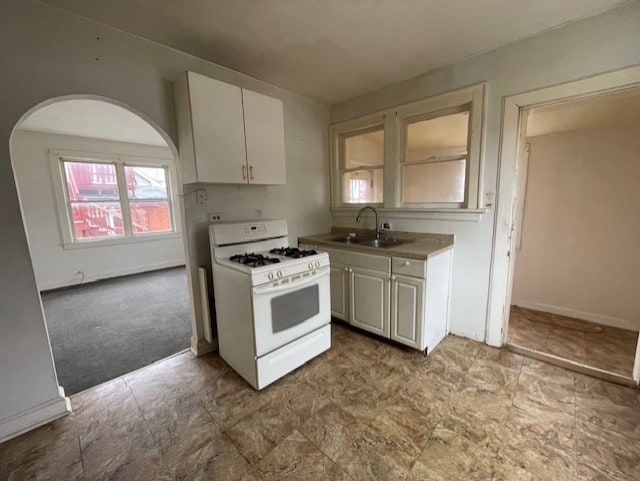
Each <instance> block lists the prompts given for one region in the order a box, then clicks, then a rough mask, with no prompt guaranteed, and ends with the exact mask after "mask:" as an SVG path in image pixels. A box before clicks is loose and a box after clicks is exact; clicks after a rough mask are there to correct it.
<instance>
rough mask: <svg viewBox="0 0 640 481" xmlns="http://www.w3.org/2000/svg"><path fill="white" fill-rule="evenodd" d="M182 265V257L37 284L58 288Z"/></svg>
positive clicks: (40, 288)
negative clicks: (80, 277)
mask: <svg viewBox="0 0 640 481" xmlns="http://www.w3.org/2000/svg"><path fill="white" fill-rule="evenodd" d="M183 265H184V259H174V260H170V261H162V262H155V263H153V264H146V265H143V266H135V267H125V268H122V269H113V270H111V271H103V272H98V273H94V274H87V275H85V277H84V278H82V279H79V278H78V276H77V275H76V276H73V277H66V278H63V279H56V280H55V281H51V282H46V283H44V284H42V285H38V289H39V290H40V291H50V290H53V289H60V288H62V287H70V286H78V285H81V284H88V283H89V282H95V281H101V280H104V279H112V278H114V277H122V276H130V275H133V274H142V273H144V272H150V271H157V270H160V269H169V268H171V267H178V266H183Z"/></svg>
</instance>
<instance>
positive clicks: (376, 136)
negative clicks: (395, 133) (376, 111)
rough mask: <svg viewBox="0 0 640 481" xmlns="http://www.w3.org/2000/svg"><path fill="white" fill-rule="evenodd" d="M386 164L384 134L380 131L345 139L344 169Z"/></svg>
mask: <svg viewBox="0 0 640 481" xmlns="http://www.w3.org/2000/svg"><path fill="white" fill-rule="evenodd" d="M383 162H384V132H383V130H382V127H380V130H375V131H373V132H367V133H365V134H358V135H353V136H350V137H345V139H344V162H343V168H344V169H354V168H356V167H368V166H381V165H382V164H383Z"/></svg>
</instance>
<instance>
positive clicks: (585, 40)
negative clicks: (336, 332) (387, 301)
mask: <svg viewBox="0 0 640 481" xmlns="http://www.w3.org/2000/svg"><path fill="white" fill-rule="evenodd" d="M638 25H640V3H639V2H632V3H629V4H626V5H624V6H623V7H621V8H619V9H617V10H614V11H611V12H608V13H605V14H603V15H601V16H598V17H594V18H590V19H585V20H582V21H580V22H576V23H573V24H570V25H567V26H565V27H563V28H559V29H556V30H551V31H548V32H545V33H543V34H540V35H538V36H536V37H532V38H529V39H526V40H523V41H520V42H517V43H514V44H511V45H508V46H506V47H503V48H500V49H497V50H494V51H492V52H488V53H485V54H483V55H479V56H477V57H473V58H471V59H468V60H466V61H464V62H461V63H458V64H455V65H451V66H448V67H444V68H442V69H438V70H435V71H433V72H430V73H428V74H425V75H422V76H420V77H417V78H415V79H411V80H407V81H405V82H400V83H398V84H394V85H392V86H389V87H385V88H383V89H381V90H378V91H375V92H372V93H369V94H366V95H363V96H361V97H356V98H354V99H351V100H347V101H345V102H342V103H340V104H337V105H334V106H332V107H331V122H341V121H345V120H349V119H353V118H357V117H359V116H362V115H365V114H368V113H372V112H376V111H379V110H383V109H387V108H390V107H393V106H397V105H403V104H406V103H409V102H412V101H416V100H419V99H423V98H427V97H431V96H434V95H437V94H440V93H443V92H447V91H450V90H454V89H458V88H462V87H465V86H469V85H473V84H476V83H479V82H485V81H486V82H488V84H487V86H488V89H487V103H486V115H485V129H486V132H485V134H486V135H485V139H484V145H483V149H482V151H483V154H482V155H483V161H484V165H483V178H482V179H483V184H484V192H485V193H490V194H493V193H495V192H496V189H497V173H498V154H499V150H498V149H499V143H500V129H501V122H502V100H503V97H505V96H508V95H513V94H517V93H521V92H526V91H530V90H535V89H539V88H542V87H546V86H550V85H556V84H559V83H563V82H568V81H571V80H575V79H579V78H583V77H587V76H592V75H595V74H598V73H602V72H608V71H613V70H618V69H621V68H624V67H628V66H632V65H636V64H638V63H640V49H638V48H637V47H638V45H640V29H638ZM494 209H495V206H491V207H490V208H489V209H488V211H487V212H486V213H485V214H483V215H482V216H481V219H480V220H479V221H477V222H474V221H456V220H445V219H443V216H442V215H441V214H431V215H425V216H422V217H421V218H418V219H414V218H406V216H404V215H396V214H386V215H385V216H383V218H384V220H388V221H390V222H391V224H392V228H394V229H398V230H417V231H421V232H434V233H449V234H455V248H454V260H453V262H454V268H453V285H452V298H451V302H452V304H451V306H452V307H451V330H452V332H453V333H455V334H459V335H462V336H467V337H470V338H473V339H478V340H484V339H485V338H486V332H485V328H486V325H487V308H488V298H489V297H488V295H489V289H490V286H489V279H490V267H491V256H492V248H493V247H492V246H493V241H494V238H493V235H494V228H495V227H496V223H499V225H500V226H502V225H504V224H506V225H509V223H510V220H511V219H510V217H509V218H507V217H505V218H496V216H495V210H494ZM354 217H355V215H351V214H349V215H343V214H341V213H340V212H334V215H333V218H334V222H335V223H336V225H342V226H355V223H354ZM504 231H506V232H508V229H507V228H505V229H504ZM503 244H506V241H505V242H504V243H503ZM498 255H500V256H504V258H505V259H506V255H507V253H506V252H500V253H498ZM495 311H496V312H501V309H500V308H498V309H495ZM495 325H496V326H500V325H501V322H499V321H498V322H496V323H495ZM495 338H498V339H499V338H500V336H499V335H498V336H495V335H494V336H493V339H495Z"/></svg>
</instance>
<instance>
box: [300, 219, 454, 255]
mask: <svg viewBox="0 0 640 481" xmlns="http://www.w3.org/2000/svg"><path fill="white" fill-rule="evenodd" d="M350 233H356V234H358V235H362V236H367V237H372V238H373V237H375V232H374V231H373V230H368V229H351V228H344V227H333V228H332V229H331V232H327V233H324V234H317V235H310V236H303V237H299V238H298V243H300V244H312V245H317V246H318V248H322V247H328V248H331V249H341V250H346V251H351V252H362V253H365V254H375V255H380V256H387V257H394V256H397V257H406V258H408V259H417V260H426V259H428V258H429V257H431V256H434V255H436V254H439V253H441V252H444V251H447V250H450V249H453V235H452V234H423V233H418V232H399V231H387V232H385V233H384V237H394V238H397V239H410V240H411V242H410V243H407V244H402V245H399V246H396V247H387V248H381V247H369V246H363V245H360V244H343V243H342V242H336V241H334V240H332V239H334V238H335V237H340V236H345V235H348V234H350Z"/></svg>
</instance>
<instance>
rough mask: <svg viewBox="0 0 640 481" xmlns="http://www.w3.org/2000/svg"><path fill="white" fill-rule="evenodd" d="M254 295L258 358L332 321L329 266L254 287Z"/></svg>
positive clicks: (254, 320)
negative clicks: (307, 275)
mask: <svg viewBox="0 0 640 481" xmlns="http://www.w3.org/2000/svg"><path fill="white" fill-rule="evenodd" d="M294 277H295V276H294ZM285 281H286V280H285ZM252 297H253V322H254V332H255V342H256V355H257V356H258V357H259V356H262V355H264V354H266V353H268V352H271V351H273V350H274V349H277V348H279V347H282V346H284V345H285V344H287V343H289V342H291V341H293V340H295V339H298V338H300V337H302V336H304V335H305V334H308V333H310V332H311V331H314V330H315V329H318V328H319V327H322V326H324V325H326V324H328V323H329V322H330V321H331V300H330V298H329V268H328V267H327V268H323V269H318V270H316V271H314V273H310V276H309V277H300V278H299V279H296V280H293V279H289V282H286V283H284V284H283V283H282V281H280V282H279V283H278V285H273V284H266V285H264V286H258V287H254V288H253V290H252Z"/></svg>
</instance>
